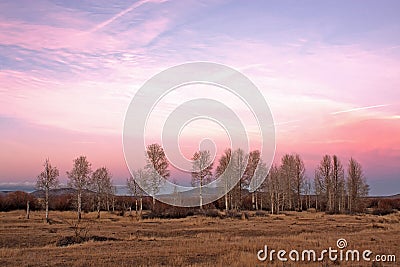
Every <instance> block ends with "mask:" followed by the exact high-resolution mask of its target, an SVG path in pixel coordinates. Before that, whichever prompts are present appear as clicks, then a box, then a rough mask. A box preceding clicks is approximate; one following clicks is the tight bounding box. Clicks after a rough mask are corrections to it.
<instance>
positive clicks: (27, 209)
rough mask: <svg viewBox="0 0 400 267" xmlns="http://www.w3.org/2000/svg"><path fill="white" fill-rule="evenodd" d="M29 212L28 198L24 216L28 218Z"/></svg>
mask: <svg viewBox="0 0 400 267" xmlns="http://www.w3.org/2000/svg"><path fill="white" fill-rule="evenodd" d="M29 213H30V210H29V200H28V201H27V202H26V218H27V219H29Z"/></svg>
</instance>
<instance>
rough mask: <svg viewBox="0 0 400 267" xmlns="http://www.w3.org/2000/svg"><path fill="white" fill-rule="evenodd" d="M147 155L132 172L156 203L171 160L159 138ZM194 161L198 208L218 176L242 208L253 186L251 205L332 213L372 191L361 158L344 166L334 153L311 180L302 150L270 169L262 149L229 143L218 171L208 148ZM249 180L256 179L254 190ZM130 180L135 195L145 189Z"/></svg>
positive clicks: (233, 204) (229, 199)
mask: <svg viewBox="0 0 400 267" xmlns="http://www.w3.org/2000/svg"><path fill="white" fill-rule="evenodd" d="M146 155H147V164H146V166H145V167H144V169H139V170H138V171H136V172H134V176H135V178H137V179H140V180H141V181H142V183H141V185H142V186H143V187H144V188H143V189H145V191H146V192H150V193H151V196H152V197H153V203H154V196H155V195H157V193H158V192H159V188H160V186H161V185H162V183H163V181H164V178H165V179H167V178H168V177H169V176H170V173H169V171H168V166H169V163H168V160H167V158H166V156H165V153H164V151H163V148H162V147H161V146H160V145H159V144H152V145H149V146H148V147H147V151H146ZM192 161H193V166H192V172H191V175H192V185H193V186H198V187H199V207H200V208H202V207H203V196H202V188H203V186H204V185H206V184H207V183H210V182H211V181H212V180H213V179H216V178H219V177H220V178H222V179H220V180H221V183H222V184H219V185H218V186H220V187H223V188H224V189H225V192H227V193H226V194H225V196H224V207H225V209H226V210H229V209H241V208H243V197H244V195H246V194H248V192H249V191H251V199H252V208H253V209H260V208H261V209H263V208H269V209H270V211H271V212H272V213H278V212H280V211H284V210H298V211H301V210H303V209H305V208H311V207H314V208H316V209H317V210H321V211H327V212H331V213H340V212H345V211H348V212H354V211H358V210H360V208H361V207H360V199H361V198H362V197H364V196H367V195H368V191H369V187H368V184H367V183H366V179H365V177H364V175H363V171H362V167H361V165H360V163H359V162H357V161H356V160H355V159H353V158H351V159H350V160H349V162H348V166H347V172H345V168H344V166H343V165H342V163H341V161H340V159H339V158H338V157H337V156H336V155H333V156H330V155H325V156H324V157H323V158H322V160H321V162H320V164H319V165H318V166H317V168H316V170H315V176H314V179H313V180H312V179H307V177H306V175H305V173H306V169H305V164H304V161H303V160H302V158H301V156H300V155H299V154H286V155H284V156H283V157H282V159H281V163H280V164H279V165H273V166H272V167H271V169H270V171H269V172H268V169H267V166H266V164H265V163H264V162H263V161H262V159H261V158H260V152H259V151H258V150H254V151H251V152H250V153H248V154H247V153H245V152H244V151H243V150H242V149H236V150H234V151H232V150H231V149H226V150H225V151H224V153H223V155H222V156H221V157H220V158H219V160H218V165H217V166H216V168H215V172H214V174H213V167H214V162H213V161H212V157H211V154H210V152H209V151H207V150H202V151H197V152H195V153H194V154H193V157H192ZM157 173H158V174H159V175H157ZM346 174H347V175H346ZM251 181H252V182H253V183H254V184H255V185H257V188H256V189H255V190H254V189H253V188H254V186H253V188H252V186H251V185H250V182H251ZM261 181H263V182H262V183H261ZM127 184H128V188H129V189H130V192H131V195H133V196H138V195H139V197H140V196H142V195H143V191H141V190H139V189H138V188H139V187H138V185H137V184H136V182H135V180H134V179H133V177H131V178H130V179H129V180H128V181H127ZM258 185H259V186H258ZM231 188H232V189H231ZM229 189H231V190H229Z"/></svg>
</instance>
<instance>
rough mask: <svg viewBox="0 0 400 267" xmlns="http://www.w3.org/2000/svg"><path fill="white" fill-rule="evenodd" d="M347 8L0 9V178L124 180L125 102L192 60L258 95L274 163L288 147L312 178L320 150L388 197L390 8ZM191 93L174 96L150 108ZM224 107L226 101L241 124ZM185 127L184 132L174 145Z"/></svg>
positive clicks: (395, 30)
mask: <svg viewBox="0 0 400 267" xmlns="http://www.w3.org/2000/svg"><path fill="white" fill-rule="evenodd" d="M342 5H345V4H343V3H342ZM347 5H348V6H343V7H342V8H340V9H338V10H336V9H332V8H330V7H327V6H324V5H323V4H321V3H319V4H315V5H310V6H307V7H305V8H304V9H301V10H300V9H299V10H297V9H295V6H293V5H287V4H284V3H281V4H276V5H275V6H269V5H268V4H266V3H262V2H258V1H254V3H253V2H252V3H249V4H248V5H246V6H241V5H240V4H239V3H232V2H229V1H222V0H221V1H215V2H213V3H210V4H204V3H202V2H197V1H184V2H179V3H178V2H173V1H132V3H126V4H122V3H120V4H118V3H114V4H109V5H105V4H104V5H102V4H98V5H94V4H93V3H90V2H86V1H83V2H82V3H80V4H77V3H75V4H73V3H68V2H65V3H62V2H58V3H55V2H51V1H34V2H29V1H27V2H26V3H25V4H24V5H23V6H24V8H20V4H19V3H12V2H6V3H4V2H3V3H0V10H1V11H0V136H1V139H0V147H1V148H2V152H1V154H0V183H3V184H6V183H10V182H12V183H14V182H24V181H34V178H35V177H36V175H37V174H38V173H40V171H41V167H42V166H41V165H42V162H43V161H44V159H45V158H46V157H49V158H50V159H51V161H52V162H53V164H54V165H56V166H58V167H59V169H60V173H61V179H62V181H64V182H65V181H66V180H65V171H67V170H69V169H70V168H71V167H72V160H73V159H74V158H75V157H77V156H79V155H86V156H87V157H88V159H89V160H90V161H91V162H92V164H93V167H94V168H97V167H101V166H103V165H106V166H107V167H109V168H110V170H111V172H112V173H113V176H114V180H115V182H116V183H117V184H123V183H124V181H125V179H126V178H127V176H128V175H129V174H128V171H127V168H126V165H125V162H124V157H123V151H122V127H123V121H124V115H125V111H126V109H127V107H128V104H129V102H130V100H131V98H132V97H133V96H134V95H135V92H136V91H137V90H138V88H139V87H140V86H141V85H142V84H143V83H144V82H145V81H146V80H147V79H149V78H150V77H152V76H153V75H155V74H156V73H158V72H159V71H161V70H163V69H165V68H168V67H170V66H173V65H176V64H180V63H183V62H187V61H197V60H199V61H212V62H218V63H222V64H226V65H228V66H231V67H233V68H236V69H237V70H239V71H241V72H243V73H244V74H245V75H247V76H248V77H249V78H250V79H251V80H252V81H253V82H254V83H255V84H256V85H257V86H258V87H259V89H260V90H261V92H262V93H263V95H264V96H265V98H266V100H267V101H268V103H269V105H270V108H271V111H272V113H273V115H274V119H275V125H276V141H277V151H276V155H277V158H276V161H277V162H279V157H280V156H281V155H282V154H284V153H292V152H296V153H299V154H300V155H302V157H303V159H304V161H305V163H306V168H307V175H308V176H309V178H312V174H313V170H314V168H315V166H316V164H317V163H318V162H319V160H320V159H321V158H322V156H323V155H324V154H326V153H328V154H337V155H338V156H339V157H340V158H341V160H342V162H343V163H344V164H345V165H346V164H347V161H348V160H349V158H350V157H355V158H356V159H357V160H358V161H360V162H361V164H362V165H363V167H364V170H365V175H366V177H367V179H368V180H369V181H371V182H370V183H371V184H372V186H373V185H374V184H376V186H377V188H376V189H374V188H372V193H376V194H392V193H398V192H400V90H399V88H400V37H399V36H400V28H399V26H398V25H400V23H399V22H400V21H399V18H398V16H397V14H395V13H393V12H392V11H391V8H387V7H383V6H375V5H376V4H371V3H369V4H366V5H367V6H368V5H371V6H368V8H370V9H371V10H375V12H372V14H369V15H368V16H366V15H365V14H364V13H363V12H355V11H358V10H359V8H360V7H359V6H357V4H354V3H352V4H350V3H349V4H347ZM392 5H397V3H396V2H393V3H392ZM392 9H393V10H396V9H395V8H392ZM361 10H362V9H361ZM316 11H318V12H316ZM383 18H384V19H383ZM239 21H240V22H239ZM360 23H361V24H360ZM206 90H207V89H204V88H203V89H201V90H199V91H200V92H205V91H206ZM197 95H201V93H200V94H199V93H198V92H195V90H194V89H192V90H190V89H187V90H182V91H181V92H176V93H175V95H174V96H173V97H170V98H167V99H165V101H164V102H162V103H161V104H160V106H159V107H158V112H159V114H163V113H165V112H167V111H168V110H170V109H173V108H174V107H176V106H177V105H179V104H180V103H182V101H184V100H185V99H188V98H193V97H195V96H197ZM216 95H218V93H216ZM214 97H217V96H214ZM222 97H223V96H222ZM235 101H237V100H235V99H233V98H225V102H226V104H227V105H232V106H235V107H236V111H237V112H238V114H241V115H242V116H244V117H245V118H248V117H246V116H247V115H246V111H245V110H244V109H243V107H241V106H240V105H239V104H236V102H235ZM156 116H157V114H156ZM245 120H246V121H247V122H248V123H249V124H250V128H251V124H252V122H251V120H250V119H249V118H248V119H245ZM154 127H155V128H157V127H156V126H154ZM204 129H205V132H206V133H207V131H209V132H210V135H212V136H214V137H215V135H216V134H215V133H216V132H218V133H219V131H218V130H216V129H213V128H208V126H204V128H203V130H204ZM154 130H157V129H154ZM191 131H192V132H191ZM196 132H198V129H196V128H193V129H192V130H190V128H189V129H188V131H187V132H186V133H185V134H186V136H185V138H186V139H185V140H187V141H185V142H187V144H186V146H187V147H190V148H193V147H196V143H193V142H191V141H190V140H193V139H192V138H191V135H192V137H193V138H194V133H196ZM150 138H152V136H150ZM215 138H216V140H222V139H223V138H224V137H223V133H222V132H221V134H220V135H219V136H217V137H215ZM196 142H197V141H196ZM225 143H226V142H225ZM217 145H218V144H217ZM219 145H220V147H219V151H221V150H223V148H221V147H222V146H225V145H222V142H219ZM187 153H188V154H190V151H188V152H187ZM374 190H375V191H374Z"/></svg>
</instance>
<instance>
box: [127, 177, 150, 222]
mask: <svg viewBox="0 0 400 267" xmlns="http://www.w3.org/2000/svg"><path fill="white" fill-rule="evenodd" d="M136 179H138V180H139V181H142V182H144V183H145V182H146V181H147V179H148V174H147V173H146V171H145V170H143V169H138V170H137V171H134V172H133V176H130V177H129V179H127V180H126V184H127V186H128V191H129V194H130V195H131V196H133V197H134V198H135V211H136V215H138V211H139V213H140V214H142V209H143V194H144V193H143V190H142V189H141V188H140V186H139V184H138V183H137V182H136ZM138 198H139V199H138Z"/></svg>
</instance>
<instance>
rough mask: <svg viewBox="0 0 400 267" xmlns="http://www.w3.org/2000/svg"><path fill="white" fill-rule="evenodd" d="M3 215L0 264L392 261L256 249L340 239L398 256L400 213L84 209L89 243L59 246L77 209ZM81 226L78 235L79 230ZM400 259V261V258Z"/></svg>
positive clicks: (318, 245) (331, 243) (320, 245)
mask: <svg viewBox="0 0 400 267" xmlns="http://www.w3.org/2000/svg"><path fill="white" fill-rule="evenodd" d="M43 215H44V214H43V212H32V213H31V218H30V219H29V220H28V219H25V214H24V212H23V211H13V212H2V213H0V266H299V265H301V266H334V265H335V266H396V265H397V264H398V263H397V264H396V263H385V264H382V263H379V264H378V263H377V262H365V261H364V262H363V261H360V262H352V263H346V262H343V261H342V262H338V261H337V262H332V261H329V260H326V261H324V262H318V263H316V262H314V263H310V262H291V261H288V262H286V263H285V264H284V263H282V262H280V261H278V260H277V259H275V261H273V262H270V261H268V260H267V261H265V262H260V261H258V259H257V252H258V251H259V250H260V249H262V248H264V245H268V247H269V248H270V249H275V250H279V249H286V250H287V251H288V252H289V251H290V250H291V249H296V250H299V251H302V250H304V249H314V250H316V251H321V250H322V249H327V248H329V247H333V248H337V247H336V241H337V239H339V238H345V239H346V240H347V242H348V247H347V248H348V249H358V250H360V251H361V250H364V249H369V250H371V251H373V252H374V254H378V253H379V254H395V255H396V256H398V257H400V246H399V240H400V223H399V222H400V214H399V213H397V214H391V215H387V216H373V215H356V216H348V215H326V214H323V213H310V212H302V213H295V212H293V213H286V214H282V215H267V214H265V216H260V214H258V215H259V216H255V213H250V214H249V218H248V219H237V218H224V219H220V218H210V217H203V216H192V217H187V218H184V219H144V220H140V221H137V220H136V219H132V218H131V217H129V216H125V217H121V216H118V215H114V214H108V213H106V212H104V213H103V214H102V216H103V217H102V218H101V219H100V220H96V219H95V216H96V214H94V213H93V214H92V213H89V214H84V220H83V222H82V223H81V225H79V227H80V228H79V229H81V230H82V229H83V230H86V232H87V233H86V235H87V237H91V238H90V240H89V241H86V242H83V243H80V244H71V245H66V244H64V245H65V246H60V244H62V243H60V241H62V240H67V239H66V237H70V236H73V235H74V219H75V213H72V212H52V213H51V214H50V216H51V218H52V219H53V221H52V223H51V224H50V225H49V224H45V223H44V222H43ZM84 234H85V231H82V233H81V235H84ZM399 260H400V259H398V261H399Z"/></svg>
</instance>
